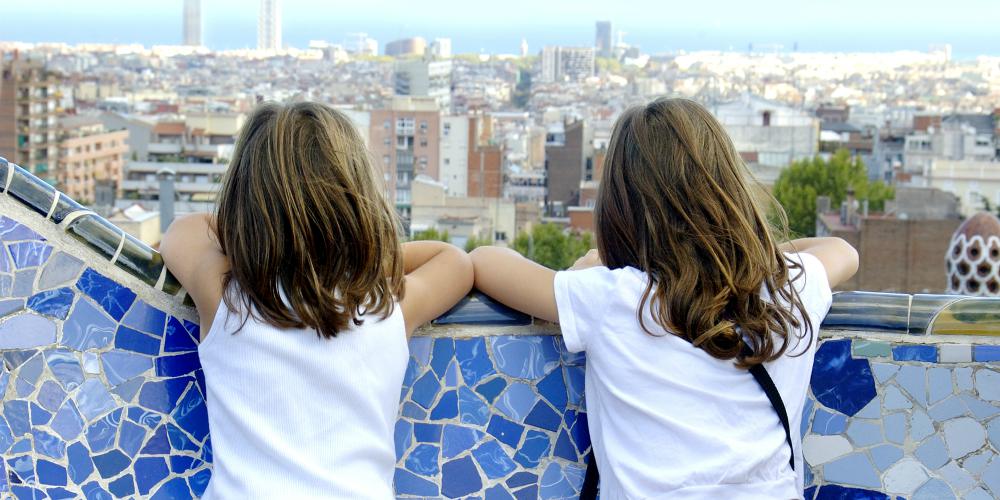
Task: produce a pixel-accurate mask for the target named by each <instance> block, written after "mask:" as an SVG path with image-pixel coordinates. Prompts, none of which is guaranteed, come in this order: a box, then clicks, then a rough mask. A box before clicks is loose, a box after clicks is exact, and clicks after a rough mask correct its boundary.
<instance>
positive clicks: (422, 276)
mask: <svg viewBox="0 0 1000 500" xmlns="http://www.w3.org/2000/svg"><path fill="white" fill-rule="evenodd" d="M403 272H404V273H406V293H405V294H404V296H403V300H402V302H400V306H401V307H402V308H403V318H404V319H405V320H406V332H407V335H412V334H413V332H414V330H416V329H417V327H419V326H420V325H423V324H424V323H427V322H429V321H431V320H433V319H434V318H437V317H438V316H440V315H441V314H443V313H445V312H446V311H448V309H450V308H451V307H452V306H454V305H455V304H456V303H457V302H458V301H459V300H461V299H462V297H464V296H465V295H466V294H468V293H469V290H471V289H472V262H471V261H470V260H469V256H468V254H466V253H465V252H464V251H462V250H461V249H460V248H458V247H456V246H454V245H451V244H448V243H443V242H440V241H412V242H409V243H404V244H403Z"/></svg>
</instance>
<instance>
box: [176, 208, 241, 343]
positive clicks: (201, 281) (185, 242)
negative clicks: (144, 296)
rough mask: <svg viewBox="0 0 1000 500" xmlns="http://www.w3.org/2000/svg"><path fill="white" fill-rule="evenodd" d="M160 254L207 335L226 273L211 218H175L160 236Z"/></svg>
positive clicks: (224, 262)
mask: <svg viewBox="0 0 1000 500" xmlns="http://www.w3.org/2000/svg"><path fill="white" fill-rule="evenodd" d="M160 254H161V255H163V261H164V262H165V263H166V265H167V269H169V270H170V272H171V273H173V275H174V277H176V278H177V281H179V282H180V283H181V286H183V287H184V289H185V290H187V292H188V294H190V295H191V298H192V299H193V300H194V303H195V305H196V306H197V307H198V313H199V315H200V317H201V322H202V329H201V330H202V332H207V331H208V330H209V328H210V327H211V325H210V322H211V320H212V318H213V317H214V313H215V310H216V309H217V308H218V306H219V301H220V300H221V299H222V280H223V276H224V275H225V273H226V272H227V271H228V270H229V263H228V260H227V259H226V256H225V255H223V253H222V248H221V247H220V246H219V242H218V238H217V237H216V234H215V228H214V221H213V219H212V217H211V216H210V215H209V214H193V215H187V216H184V217H179V218H177V219H176V220H175V221H174V222H173V223H172V224H171V225H170V228H169V229H168V230H167V232H166V233H165V234H164V235H163V240H162V241H161V243H160Z"/></svg>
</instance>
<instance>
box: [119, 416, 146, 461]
mask: <svg viewBox="0 0 1000 500" xmlns="http://www.w3.org/2000/svg"><path fill="white" fill-rule="evenodd" d="M120 433H121V435H120V437H119V438H118V447H119V448H121V450H122V451H124V452H125V454H126V455H128V456H129V457H130V458H135V454H136V453H138V452H139V447H141V446H142V440H143V439H145V438H146V430H145V429H143V428H142V427H140V426H138V425H136V424H133V423H132V422H129V421H127V420H126V421H124V422H122V423H121V431H120Z"/></svg>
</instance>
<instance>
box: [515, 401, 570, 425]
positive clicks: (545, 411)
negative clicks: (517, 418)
mask: <svg viewBox="0 0 1000 500" xmlns="http://www.w3.org/2000/svg"><path fill="white" fill-rule="evenodd" d="M561 422H562V418H561V417H560V416H559V414H558V413H556V412H555V411H554V410H553V409H552V408H551V407H550V406H549V405H547V404H546V403H545V402H544V401H539V402H537V403H535V406H534V408H532V409H531V412H529V413H528V416H527V417H526V418H525V419H524V423H525V424H527V425H531V426H534V427H539V428H542V429H547V430H549V431H552V432H555V431H557V430H558V429H559V424H560V423H561Z"/></svg>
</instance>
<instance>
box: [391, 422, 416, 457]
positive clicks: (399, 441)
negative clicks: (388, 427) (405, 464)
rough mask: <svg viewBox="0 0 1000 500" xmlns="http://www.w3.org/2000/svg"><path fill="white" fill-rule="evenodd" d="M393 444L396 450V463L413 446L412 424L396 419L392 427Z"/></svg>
mask: <svg viewBox="0 0 1000 500" xmlns="http://www.w3.org/2000/svg"><path fill="white" fill-rule="evenodd" d="M392 439H393V444H394V445H395V448H396V461H397V462H399V461H400V459H402V458H403V455H405V454H406V452H407V451H409V449H410V445H411V444H413V423H412V422H410V421H409V420H403V419H397V420H396V424H395V425H394V426H393V433H392Z"/></svg>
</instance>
